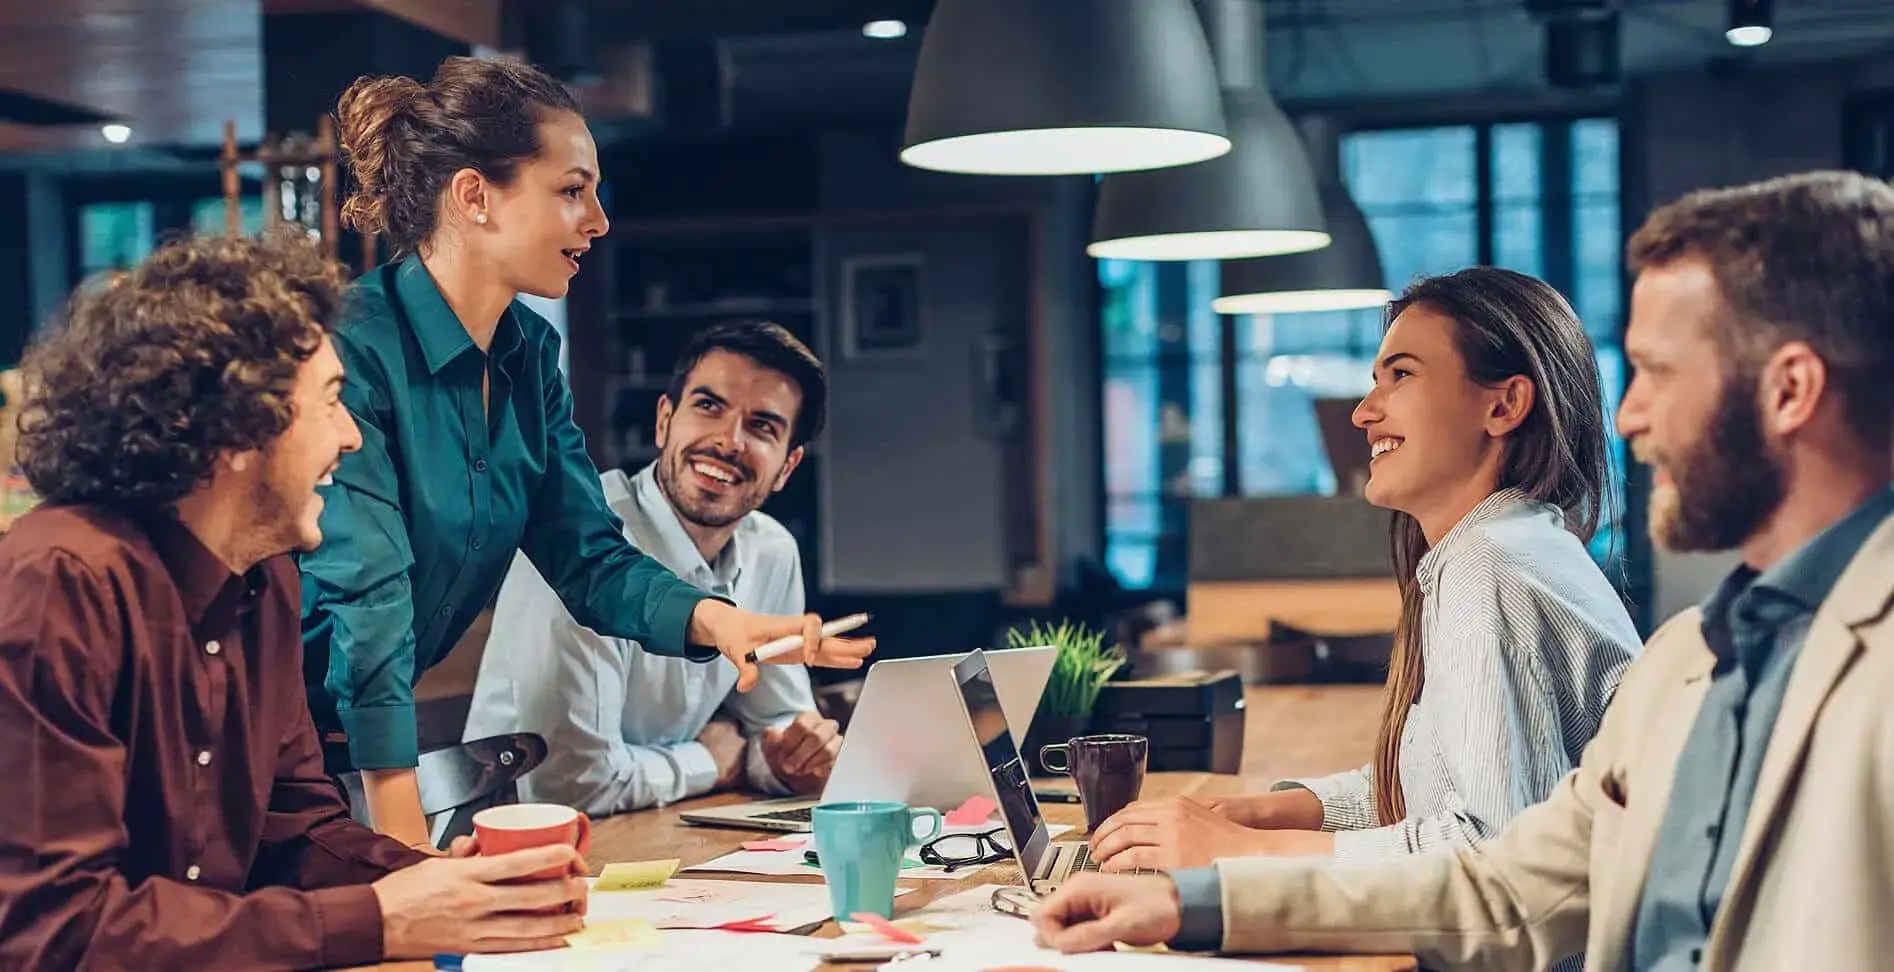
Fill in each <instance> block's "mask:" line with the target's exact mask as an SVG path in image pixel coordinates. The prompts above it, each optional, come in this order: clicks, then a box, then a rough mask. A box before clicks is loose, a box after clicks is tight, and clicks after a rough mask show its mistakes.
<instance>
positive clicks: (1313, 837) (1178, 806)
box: [1091, 797, 1335, 872]
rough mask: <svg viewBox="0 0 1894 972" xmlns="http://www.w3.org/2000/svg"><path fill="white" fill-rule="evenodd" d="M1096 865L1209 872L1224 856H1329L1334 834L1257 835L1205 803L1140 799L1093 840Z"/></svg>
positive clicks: (1183, 799)
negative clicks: (1204, 868) (1194, 868)
mask: <svg viewBox="0 0 1894 972" xmlns="http://www.w3.org/2000/svg"><path fill="white" fill-rule="evenodd" d="M1091 845H1092V860H1094V861H1097V862H1098V867H1099V870H1101V871H1107V872H1118V871H1134V870H1160V869H1170V868H1185V867H1207V866H1209V864H1210V862H1212V861H1214V860H1216V859H1217V858H1219V857H1254V856H1262V855H1274V856H1286V857H1297V856H1327V855H1330V854H1333V853H1334V852H1335V837H1334V835H1333V834H1327V833H1322V832H1320V831H1309V830H1253V829H1251V828H1249V827H1245V826H1243V825H1242V824H1239V823H1237V822H1235V821H1233V820H1231V819H1229V818H1228V817H1226V816H1224V815H1223V814H1222V813H1219V812H1217V810H1216V809H1213V808H1212V807H1211V805H1210V804H1209V803H1207V802H1205V801H1203V800H1198V799H1194V798H1191V797H1173V798H1171V799H1168V800H1141V801H1139V802H1137V803H1133V804H1132V805H1130V806H1128V807H1126V808H1124V809H1123V810H1120V811H1118V812H1117V813H1115V814H1112V815H1111V817H1110V818H1109V819H1107V820H1106V821H1105V822H1104V823H1102V824H1099V825H1098V830H1097V831H1095V832H1094V833H1093V834H1092V836H1091Z"/></svg>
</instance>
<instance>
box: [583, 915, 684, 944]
mask: <svg viewBox="0 0 1894 972" xmlns="http://www.w3.org/2000/svg"><path fill="white" fill-rule="evenodd" d="M566 944H567V945H570V946H572V947H573V948H647V949H656V948H663V947H664V936H663V935H662V934H661V933H659V931H658V929H657V927H656V926H654V925H652V924H651V923H650V922H648V921H646V920H644V919H643V918H621V919H619V920H618V921H605V922H600V923H598V924H596V925H587V926H585V930H584V931H581V932H577V933H575V934H572V935H567V936H566Z"/></svg>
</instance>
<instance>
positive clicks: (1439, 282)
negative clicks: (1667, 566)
mask: <svg viewBox="0 0 1894 972" xmlns="http://www.w3.org/2000/svg"><path fill="white" fill-rule="evenodd" d="M1417 304H1424V305H1426V306H1428V307H1430V308H1432V309H1433V310H1436V311H1438V312H1440V313H1441V314H1444V315H1446V316H1447V317H1448V318H1449V319H1451V320H1452V321H1453V322H1454V324H1455V328H1454V346H1455V347H1456V348H1457V349H1458V350H1459V352H1460V357H1461V360H1462V361H1463V362H1464V363H1465V365H1466V374H1467V378H1468V380H1470V381H1474V382H1477V383H1479V384H1481V385H1488V386H1490V385H1497V384H1499V383H1500V382H1503V381H1505V380H1506V379H1508V378H1511V377H1513V376H1515V375H1524V376H1526V377H1527V378H1530V379H1531V380H1532V385H1533V389H1534V391H1535V392H1536V394H1535V395H1534V396H1533V402H1532V410H1531V411H1530V412H1528V413H1527V415H1526V419H1525V421H1524V422H1522V423H1520V425H1519V427H1518V428H1517V429H1515V430H1514V431H1513V433H1512V435H1511V436H1510V437H1509V441H1508V442H1507V443H1506V456H1505V459H1504V461H1503V462H1502V463H1501V465H1500V476H1499V482H1497V483H1495V484H1494V486H1495V489H1496V490H1497V489H1505V488H1508V487H1517V488H1519V489H1521V490H1524V491H1525V493H1526V494H1527V495H1529V496H1531V497H1532V498H1534V499H1537V500H1542V501H1544V502H1547V503H1550V504H1552V505H1554V506H1557V507H1558V508H1559V509H1561V510H1563V511H1564V512H1565V525H1566V528H1567V529H1569V530H1571V531H1572V533H1574V534H1576V535H1577V536H1578V538H1579V540H1581V541H1590V540H1591V537H1592V534H1593V533H1594V532H1596V531H1597V529H1598V524H1599V521H1600V519H1601V518H1603V517H1604V515H1605V504H1606V502H1607V501H1608V496H1609V492H1608V489H1607V484H1608V481H1609V478H1610V467H1609V465H1608V463H1609V461H1610V460H1609V451H1608V447H1607V441H1606V437H1605V410H1604V397H1603V393H1602V391H1601V389H1600V387H1599V380H1598V359H1597V357H1596V352H1595V351H1594V349H1593V347H1592V343H1591V339H1590V338H1589V337H1588V336H1586V334H1585V327H1584V325H1583V324H1581V323H1579V320H1578V315H1577V314H1576V313H1574V312H1573V311H1572V306H1571V305H1570V304H1568V303H1566V301H1565V298H1564V297H1562V296H1560V295H1559V292H1558V291H1557V290H1554V289H1553V288H1552V287H1551V285H1549V284H1547V283H1545V282H1544V281H1542V280H1539V279H1537V278H1534V277H1528V276H1526V275H1525V274H1522V273H1514V272H1513V271H1511V270H1501V269H1499V268H1497V267H1470V268H1468V269H1465V270H1460V271H1458V272H1455V273H1450V274H1444V275H1442V276H1437V277H1427V278H1424V279H1421V280H1418V281H1415V282H1414V283H1413V284H1412V285H1410V286H1409V287H1408V288H1407V290H1405V291H1404V292H1402V294H1401V296H1400V297H1399V298H1397V299H1395V300H1394V301H1393V302H1392V303H1390V304H1389V305H1388V309H1387V324H1388V325H1390V326H1392V325H1393V323H1394V319H1395V318H1397V317H1400V316H1401V313H1402V312H1403V311H1405V310H1407V309H1408V308H1410V307H1413V306H1415V305H1417ZM1389 546H1390V551H1391V554H1392V557H1393V561H1394V576H1395V580H1396V582H1397V583H1398V584H1399V585H1400V590H1401V620H1400V623H1399V625H1398V626H1397V627H1396V628H1395V630H1394V651H1393V653H1392V654H1391V655H1390V656H1389V658H1388V682H1387V687H1386V689H1385V690H1384V692H1383V693H1382V708H1381V730H1380V734H1379V736H1378V738H1377V739H1376V740H1375V749H1374V799H1375V807H1376V809H1377V810H1379V812H1380V816H1381V823H1382V824H1383V825H1387V824H1393V823H1398V822H1399V821H1401V820H1403V819H1405V818H1406V817H1407V800H1406V798H1405V797H1404V796H1403V795H1402V791H1401V761H1400V757H1401V736H1402V733H1403V732H1404V731H1405V730H1406V728H1407V713H1408V707H1409V706H1412V705H1413V704H1414V703H1415V702H1417V701H1419V700H1420V695H1421V687H1422V684H1421V683H1422V681H1423V679H1422V674H1423V672H1424V671H1425V666H1424V665H1423V664H1422V659H1421V641H1420V638H1421V600H1422V598H1421V590H1420V581H1419V570H1420V562H1421V558H1422V557H1423V556H1425V555H1426V553H1427V537H1426V535H1425V534H1423V533H1422V532H1421V527H1420V521H1418V520H1416V519H1414V517H1412V516H1410V515H1408V514H1406V513H1403V512H1400V511H1398V510H1396V511H1394V515H1393V517H1392V519H1391V521H1390V525H1389Z"/></svg>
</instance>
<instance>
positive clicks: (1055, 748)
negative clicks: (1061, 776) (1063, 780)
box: [1039, 743, 1072, 773]
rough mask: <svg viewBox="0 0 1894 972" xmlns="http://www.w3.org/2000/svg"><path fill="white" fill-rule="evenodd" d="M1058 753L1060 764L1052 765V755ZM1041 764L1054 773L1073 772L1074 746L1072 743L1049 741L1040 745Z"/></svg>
mask: <svg viewBox="0 0 1894 972" xmlns="http://www.w3.org/2000/svg"><path fill="white" fill-rule="evenodd" d="M1054 754H1057V755H1058V757H1059V765H1057V766H1054V765H1052V757H1053V755H1054ZM1039 765H1041V766H1043V767H1045V768H1046V769H1048V770H1050V771H1052V772H1054V773H1070V772H1072V746H1071V744H1070V743H1047V744H1046V745H1044V746H1041V747H1039Z"/></svg>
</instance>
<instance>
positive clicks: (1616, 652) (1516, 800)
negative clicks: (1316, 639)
mask: <svg viewBox="0 0 1894 972" xmlns="http://www.w3.org/2000/svg"><path fill="white" fill-rule="evenodd" d="M1417 580H1418V582H1419V584H1420V589H1421V598H1422V601H1421V604H1422V606H1421V657H1422V667H1423V673H1422V683H1423V688H1422V690H1421V695H1420V700H1419V701H1417V702H1415V703H1414V704H1413V705H1412V706H1410V707H1409V708H1408V715H1407V723H1406V726H1405V729H1404V731H1403V732H1402V735H1401V748H1400V756H1399V759H1400V761H1401V795H1402V796H1403V797H1404V798H1405V799H1406V803H1407V819H1405V820H1402V821H1400V822H1398V823H1395V824H1393V825H1391V826H1385V827H1384V826H1381V820H1380V811H1379V808H1377V807H1376V806H1375V800H1374V764H1372V763H1370V764H1368V765H1367V766H1363V767H1362V768H1360V769H1356V770H1348V771H1346V772H1342V773H1336V774H1334V775H1332V776H1325V777H1321V778H1319V779H1309V780H1296V781H1289V782H1285V783H1279V784H1277V785H1276V786H1275V787H1274V789H1284V788H1287V787H1291V786H1300V787H1305V788H1307V789H1308V790H1310V791H1311V792H1313V793H1314V794H1315V795H1316V797H1317V798H1318V799H1320V800H1321V801H1322V829H1323V830H1328V831H1334V832H1335V856H1336V857H1337V858H1340V859H1344V860H1346V859H1355V860H1363V859H1379V858H1388V857H1396V856H1400V855H1403V854H1419V853H1425V852H1428V851H1433V850H1437V849H1443V848H1464V847H1472V846H1473V845H1475V844H1478V843H1480V842H1482V841H1485V840H1487V839H1489V838H1491V837H1493V836H1494V835H1496V834H1498V833H1499V831H1500V829H1501V828H1502V827H1504V826H1505V825H1506V824H1507V822H1508V821H1510V820H1512V818H1513V817H1514V816H1516V815H1517V814H1518V813H1519V812H1520V811H1522V810H1524V809H1525V808H1527V807H1529V806H1531V805H1533V804H1535V803H1538V802H1540V801H1542V800H1544V799H1545V798H1546V797H1547V796H1549V795H1551V793H1552V788H1553V787H1554V786H1555V785H1557V784H1558V782H1559V781H1560V780H1561V779H1563V778H1564V777H1565V774H1566V773H1568V772H1570V771H1571V770H1572V768H1573V767H1575V766H1577V765H1578V760H1579V756H1580V754H1581V753H1583V752H1584V749H1585V745H1586V744H1587V743H1589V742H1591V738H1592V736H1593V735H1594V734H1595V733H1597V731H1598V724H1599V721H1600V720H1601V719H1602V718H1603V717H1604V712H1605V706H1606V705H1608V704H1609V703H1610V701H1611V696H1612V693H1613V692H1614V691H1616V690H1617V687H1618V680H1619V678H1620V677H1621V676H1623V674H1624V670H1625V668H1626V667H1627V666H1629V665H1630V664H1631V661H1632V659H1633V658H1635V657H1636V656H1637V654H1638V652H1639V651H1640V650H1641V648H1642V642H1641V640H1640V639H1639V638H1638V633H1637V628H1636V626H1635V625H1633V624H1632V623H1631V616H1630V614H1629V613H1627V612H1626V611H1625V608H1624V602H1623V601H1622V600H1620V599H1619V597H1618V594H1617V592H1616V591H1615V590H1613V589H1612V586H1611V583H1610V582H1609V581H1608V580H1606V579H1605V575H1604V573H1603V572H1602V571H1600V570H1599V569H1598V567H1597V565H1596V564H1595V563H1594V562H1593V561H1592V559H1591V556H1590V554H1588V553H1587V552H1586V550H1585V546H1584V544H1582V543H1580V542H1579V540H1578V538H1577V537H1575V536H1573V535H1572V533H1571V532H1570V531H1568V530H1566V529H1565V522H1564V514H1562V513H1561V512H1560V511H1559V509H1558V508H1557V507H1555V506H1551V505H1550V504H1547V503H1541V502H1538V501H1536V500H1533V499H1531V498H1530V497H1528V496H1527V495H1526V494H1525V493H1523V492H1520V491H1519V490H1517V489H1505V490H1501V491H1499V492H1497V493H1494V494H1493V495H1491V496H1488V497H1487V498H1486V499H1485V500H1483V501H1481V502H1480V504H1479V505H1478V506H1476V507H1474V508H1473V510H1472V512H1470V513H1468V514H1467V515H1466V516H1465V517H1463V518H1461V520H1460V522H1459V523H1457V524H1455V525H1454V527H1453V529H1452V530H1449V531H1448V532H1447V535H1446V536H1445V537H1442V538H1441V541H1440V543H1438V544H1436V545H1434V547H1433V548H1432V549H1430V550H1429V551H1427V553H1426V554H1425V555H1424V556H1422V557H1421V561H1420V565H1419V568H1418V570H1417Z"/></svg>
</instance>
